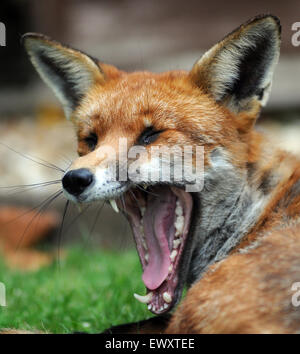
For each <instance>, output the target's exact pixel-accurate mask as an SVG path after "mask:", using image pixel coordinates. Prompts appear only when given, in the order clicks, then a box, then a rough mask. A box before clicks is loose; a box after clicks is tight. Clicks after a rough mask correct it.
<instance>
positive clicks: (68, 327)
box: [0, 247, 151, 333]
mask: <svg viewBox="0 0 300 354" xmlns="http://www.w3.org/2000/svg"><path fill="white" fill-rule="evenodd" d="M0 281H1V282H3V283H4V284H5V286H6V302H7V306H6V307H0V328H18V329H27V330H34V329H38V330H42V331H47V332H51V333H70V332H73V331H84V332H90V333H97V332H101V331H103V330H104V329H105V328H108V327H110V326H111V325H117V324H121V323H126V322H132V321H138V320H141V319H145V318H149V317H151V314H150V312H149V311H148V310H147V309H146V306H145V305H143V304H140V303H139V302H137V301H136V300H135V299H134V297H133V293H134V292H137V293H139V294H144V293H145V288H144V285H143V283H142V281H141V266H140V263H139V260H138V256H137V253H136V251H135V250H132V251H126V252H122V254H121V253H112V252H103V251H99V250H97V251H96V250H86V251H83V250H82V249H80V247H77V248H72V249H70V250H69V251H68V252H67V256H66V258H65V259H64V260H61V261H60V265H58V264H57V263H55V264H53V265H51V266H49V267H46V268H42V269H40V270H39V271H36V272H31V273H21V272H16V271H11V270H8V269H7V268H6V267H5V265H4V264H3V263H0Z"/></svg>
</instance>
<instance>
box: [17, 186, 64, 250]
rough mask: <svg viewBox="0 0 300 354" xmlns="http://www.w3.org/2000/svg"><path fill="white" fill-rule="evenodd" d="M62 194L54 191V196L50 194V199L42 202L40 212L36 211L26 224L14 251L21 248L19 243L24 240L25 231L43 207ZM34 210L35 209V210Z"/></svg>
mask: <svg viewBox="0 0 300 354" xmlns="http://www.w3.org/2000/svg"><path fill="white" fill-rule="evenodd" d="M61 194H62V190H59V191H56V192H55V193H54V194H52V195H51V196H50V197H48V198H47V199H46V200H44V201H43V202H42V203H41V204H40V205H42V206H41V208H40V210H38V211H37V213H36V214H35V215H34V216H33V217H32V219H31V220H30V222H29V223H28V224H27V226H26V228H25V230H24V232H23V234H22V236H21V238H20V240H19V242H18V245H17V247H16V250H18V249H19V248H20V246H21V243H22V241H23V239H24V236H25V234H26V231H27V230H28V228H29V227H30V225H31V224H32V223H33V221H34V220H35V218H36V217H37V216H38V215H39V214H40V213H41V211H42V210H43V209H44V208H45V207H48V206H49V205H50V204H51V203H52V202H53V201H54V200H55V199H56V198H57V197H58V196H60V195H61ZM35 209H36V208H35Z"/></svg>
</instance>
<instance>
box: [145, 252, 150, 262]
mask: <svg viewBox="0 0 300 354" xmlns="http://www.w3.org/2000/svg"><path fill="white" fill-rule="evenodd" d="M148 260H149V254H148V253H146V254H145V261H146V262H147V263H148Z"/></svg>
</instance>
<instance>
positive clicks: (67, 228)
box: [65, 205, 90, 232]
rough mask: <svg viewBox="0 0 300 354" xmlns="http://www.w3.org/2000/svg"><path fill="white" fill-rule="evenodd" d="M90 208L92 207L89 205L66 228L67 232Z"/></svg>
mask: <svg viewBox="0 0 300 354" xmlns="http://www.w3.org/2000/svg"><path fill="white" fill-rule="evenodd" d="M89 207H90V205H87V206H86V207H85V208H84V209H83V210H82V211H81V212H79V213H78V214H77V215H75V217H74V218H73V219H72V220H71V222H70V223H69V224H68V225H67V226H66V227H65V232H67V230H69V228H70V227H71V226H72V225H73V224H74V223H75V222H76V221H77V219H79V217H80V216H82V215H83V214H84V213H85V212H86V211H87V210H88V208H89Z"/></svg>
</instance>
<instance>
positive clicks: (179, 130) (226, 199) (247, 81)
mask: <svg viewBox="0 0 300 354" xmlns="http://www.w3.org/2000/svg"><path fill="white" fill-rule="evenodd" d="M23 40H24V45H25V48H26V50H27V52H28V54H29V57H30V59H31V61H32V63H33V65H34V67H35V68H36V70H37V71H38V73H39V74H40V76H41V77H42V79H43V80H44V81H45V82H46V83H47V84H48V85H49V86H50V87H51V88H52V89H53V91H54V93H55V94H56V96H57V97H58V99H59V100H60V102H61V104H62V106H63V108H64V111H65V115H66V117H67V119H70V120H71V121H72V122H73V123H74V126H75V129H76V133H77V137H78V154H79V157H78V158H77V159H76V160H75V161H73V163H72V165H71V167H70V168H69V170H68V171H67V173H66V174H65V175H64V177H63V180H62V184H63V189H64V192H65V195H66V197H67V198H68V199H70V200H72V201H74V202H75V203H84V202H92V201H97V200H110V201H111V204H112V206H113V208H114V209H115V210H118V209H121V210H122V211H123V212H124V213H125V214H126V216H127V217H128V219H129V221H130V224H131V226H132V229H133V234H134V237H135V241H136V245H137V250H138V253H139V257H140V260H141V263H142V267H143V281H144V283H145V286H146V288H147V295H146V296H140V295H135V296H136V298H137V299H138V300H140V301H142V302H145V303H147V304H148V308H149V309H150V310H151V311H152V312H154V313H156V314H158V313H163V312H166V311H169V310H170V309H171V308H172V307H173V306H174V305H175V304H176V303H177V302H178V301H179V299H180V296H181V293H182V289H183V286H184V284H185V283H188V284H191V283H193V282H194V281H195V280H196V279H197V278H199V276H200V275H201V272H202V271H203V270H204V269H205V268H206V267H207V266H208V265H209V264H211V263H212V262H213V261H216V260H219V259H222V257H224V256H226V255H227V254H228V253H229V252H230V251H231V250H232V249H233V247H234V246H235V244H236V243H237V242H238V240H239V237H241V236H242V235H243V234H244V233H245V230H246V229H247V227H250V226H251V224H252V223H253V222H255V218H256V217H257V215H258V213H259V207H260V206H262V205H263V200H264V199H263V198H262V196H261V194H260V193H259V192H258V191H257V190H255V191H253V190H252V189H251V188H252V187H251V186H250V185H249V183H248V180H247V178H248V177H247V176H248V172H249V171H248V170H247V168H248V167H249V162H250V163H251V162H253V161H254V160H255V158H256V153H257V149H258V147H257V146H258V145H259V143H260V141H259V138H258V137H257V136H256V135H255V132H254V129H253V126H254V124H255V121H256V119H257V117H258V115H259V112H260V110H261V107H262V106H264V105H265V104H266V102H267V100H268V96H269V92H270V88H271V83H272V75H273V71H274V67H275V65H276V63H277V61H278V57H279V47H280V24H279V20H278V19H277V18H276V17H274V16H271V15H264V16H258V17H256V18H254V19H253V20H251V21H249V22H247V23H245V24H243V25H241V26H240V27H239V28H237V29H236V30H234V31H233V32H231V33H230V34H229V35H227V36H226V37H225V38H224V39H223V40H221V41H220V42H219V43H217V44H216V45H214V46H213V47H212V48H211V49H210V50H209V51H208V52H206V53H205V54H204V55H203V56H202V58H200V59H199V60H198V61H197V62H196V63H195V64H194V66H193V67H192V69H191V71H189V72H186V71H169V72H164V73H150V72H132V73H127V72H124V71H121V70H118V69H117V68H115V67H114V66H111V65H107V64H104V63H102V62H99V61H97V60H95V59H93V58H92V57H90V56H88V55H86V54H84V53H83V52H81V51H78V50H75V49H72V48H69V47H66V46H63V45H62V44H60V43H58V42H56V41H53V40H51V39H50V38H48V37H45V36H43V35H39V34H34V33H28V34H26V35H24V37H23ZM120 138H122V139H125V141H126V144H125V145H124V144H123V145H124V146H123V145H122V146H121V145H120ZM175 146H176V147H179V148H183V149H184V147H185V146H191V147H193V148H195V147H198V146H201V147H203V148H204V159H203V164H204V167H203V171H202V172H203V175H204V184H203V186H202V187H203V188H202V189H201V190H199V191H197V192H187V191H186V190H185V189H184V187H185V186H186V185H187V183H188V181H187V177H186V176H184V175H183V176H181V177H180V178H177V179H176V180H175V177H178V176H176V174H175V173H173V174H172V176H173V179H172V178H171V179H170V176H168V177H169V179H164V177H161V176H160V178H158V179H156V180H151V179H150V180H149V179H147V180H146V179H145V180H143V178H141V179H139V180H138V181H137V180H135V179H133V178H132V177H131V176H132V175H131V174H130V173H129V171H130V168H131V167H132V166H133V164H135V171H136V170H139V169H143V171H146V172H147V173H148V175H149V173H150V172H156V173H157V172H159V171H160V170H161V163H162V164H164V163H166V161H165V160H164V159H163V158H162V157H161V156H158V157H157V156H155V157H153V156H152V155H150V158H149V155H147V152H149V151H150V149H151V148H153V147H164V148H169V149H172V148H174V147H175ZM133 147H141V148H143V149H142V151H143V152H144V153H145V152H146V155H147V156H146V155H145V154H144V155H143V154H142V153H141V154H140V155H141V157H140V158H139V159H138V162H137V161H136V159H134V157H136V156H137V154H135V156H128V152H129V150H130V148H133ZM192 151H193V153H192V158H191V159H190V160H189V164H190V165H191V166H190V167H192V170H193V168H195V163H196V162H195V161H196V153H195V151H196V150H192ZM124 154H125V155H126V158H127V160H126V164H125V162H124V161H123V160H122V159H120V156H121V155H122V156H125V155H124ZM142 155H143V156H142ZM116 156H117V157H119V159H118V165H119V167H121V168H120V169H119V170H118V171H119V172H118V173H119V174H120V173H122V174H123V177H124V176H125V178H123V179H122V180H120V178H119V179H118V178H114V177H115V176H114V174H115V172H116V170H115V168H112V165H113V162H115V159H116ZM172 161H173V162H171V163H170V160H169V161H168V163H169V164H171V165H172V167H173V168H174V167H176V159H174V160H172ZM186 167H188V166H186ZM146 187H147V188H146Z"/></svg>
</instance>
